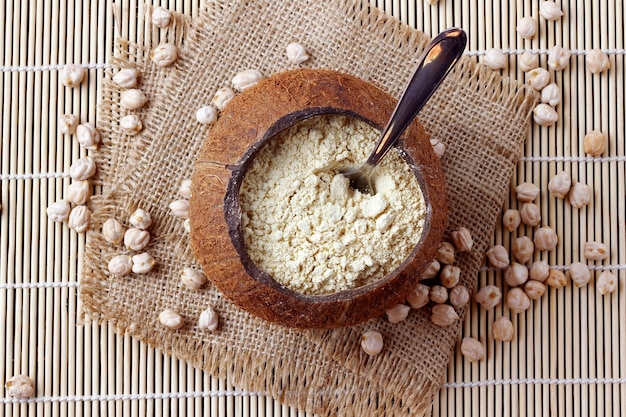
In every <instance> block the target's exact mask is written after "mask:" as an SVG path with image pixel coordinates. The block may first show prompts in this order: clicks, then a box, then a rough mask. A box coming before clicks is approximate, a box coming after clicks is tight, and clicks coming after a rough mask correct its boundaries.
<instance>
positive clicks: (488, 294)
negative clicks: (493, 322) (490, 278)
mask: <svg viewBox="0 0 626 417" xmlns="http://www.w3.org/2000/svg"><path fill="white" fill-rule="evenodd" d="M474 301H476V302H477V303H478V304H480V306H481V307H482V308H483V309H485V310H491V309H493V308H494V307H496V306H497V305H498V304H500V301H502V291H500V288H498V287H496V286H495V285H485V286H484V287H482V288H481V289H480V290H478V292H477V293H476V295H475V296H474Z"/></svg>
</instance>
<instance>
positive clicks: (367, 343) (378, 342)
mask: <svg viewBox="0 0 626 417" xmlns="http://www.w3.org/2000/svg"><path fill="white" fill-rule="evenodd" d="M361 349H363V352H365V353H366V354H368V355H370V356H376V355H378V354H379V353H380V352H381V351H382V350H383V335H382V334H380V332H377V331H376V330H369V331H367V332H365V333H363V334H362V335H361Z"/></svg>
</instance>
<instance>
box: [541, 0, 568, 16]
mask: <svg viewBox="0 0 626 417" xmlns="http://www.w3.org/2000/svg"><path fill="white" fill-rule="evenodd" d="M539 15H540V16H541V17H543V18H544V19H546V20H557V19H558V18H560V17H561V16H563V11H562V10H561V8H560V7H559V5H558V4H556V3H555V2H554V1H549V0H548V1H544V2H542V3H541V5H540V6H539Z"/></svg>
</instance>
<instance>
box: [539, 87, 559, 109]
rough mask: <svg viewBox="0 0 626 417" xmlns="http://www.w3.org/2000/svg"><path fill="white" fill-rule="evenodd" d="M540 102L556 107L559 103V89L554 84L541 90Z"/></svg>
mask: <svg viewBox="0 0 626 417" xmlns="http://www.w3.org/2000/svg"><path fill="white" fill-rule="evenodd" d="M541 102H542V103H546V104H548V105H550V106H552V107H556V106H558V105H559V103H560V102H561V88H560V87H559V86H558V85H557V84H556V83H550V84H548V85H546V86H545V87H543V89H542V90H541Z"/></svg>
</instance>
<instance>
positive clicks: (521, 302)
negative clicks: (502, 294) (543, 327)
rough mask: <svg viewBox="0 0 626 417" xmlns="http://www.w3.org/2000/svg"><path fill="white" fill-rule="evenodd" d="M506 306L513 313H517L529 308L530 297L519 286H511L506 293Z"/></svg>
mask: <svg viewBox="0 0 626 417" xmlns="http://www.w3.org/2000/svg"><path fill="white" fill-rule="evenodd" d="M506 306H507V307H508V308H509V310H511V312H513V313H515V314H519V313H521V312H523V311H526V310H528V309H529V308H530V298H529V297H528V295H526V293H525V292H524V290H523V289H521V288H519V287H515V288H511V289H510V290H509V291H508V292H507V293H506Z"/></svg>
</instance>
